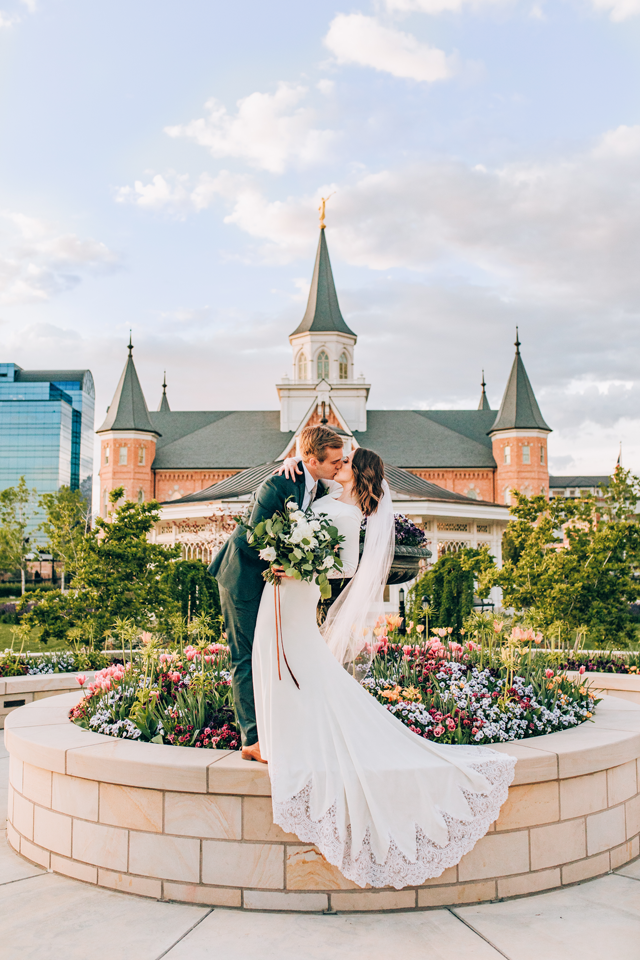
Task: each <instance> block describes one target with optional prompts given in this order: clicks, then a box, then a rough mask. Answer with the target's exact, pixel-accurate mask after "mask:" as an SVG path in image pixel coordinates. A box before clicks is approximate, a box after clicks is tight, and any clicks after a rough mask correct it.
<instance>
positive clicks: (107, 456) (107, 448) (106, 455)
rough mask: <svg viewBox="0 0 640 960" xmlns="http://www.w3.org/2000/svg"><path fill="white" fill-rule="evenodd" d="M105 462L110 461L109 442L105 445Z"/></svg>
mask: <svg viewBox="0 0 640 960" xmlns="http://www.w3.org/2000/svg"><path fill="white" fill-rule="evenodd" d="M104 462H105V463H109V444H108V443H106V444H105V447H104Z"/></svg>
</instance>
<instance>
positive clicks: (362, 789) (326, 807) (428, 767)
mask: <svg viewBox="0 0 640 960" xmlns="http://www.w3.org/2000/svg"><path fill="white" fill-rule="evenodd" d="M312 509H313V510H314V511H315V512H316V513H326V514H327V515H328V516H329V517H331V518H332V519H333V521H334V523H335V525H336V526H337V527H338V529H339V531H340V533H341V534H343V536H345V538H346V540H345V542H344V544H343V546H342V550H341V557H342V560H343V563H344V575H346V576H352V575H353V573H354V572H355V570H356V567H357V564H358V552H359V532H360V522H361V519H362V514H361V513H360V511H359V510H358V508H357V507H354V506H350V505H349V504H345V503H342V502H341V501H339V500H336V499H334V498H333V497H332V496H326V497H323V498H322V499H321V500H319V501H316V503H315V504H314V505H313V508H312ZM280 598H281V611H282V637H283V642H284V649H285V652H286V655H287V660H288V662H289V665H290V667H291V671H292V672H293V674H294V675H295V677H296V679H297V681H298V683H299V685H300V689H297V688H296V686H295V684H294V681H293V680H292V678H291V676H290V674H289V671H288V670H287V669H286V667H285V665H284V663H283V664H281V675H282V679H281V680H280V679H279V678H278V664H277V653H276V625H275V604H274V589H273V587H272V586H271V585H270V584H267V585H266V586H265V589H264V593H263V595H262V602H261V605H260V612H259V614H258V620H257V624H256V632H255V640H254V647H253V683H254V690H255V700H256V715H257V722H258V735H259V739H260V750H261V753H262V756H263V757H264V758H265V759H266V760H268V762H269V775H270V778H271V794H272V800H273V818H274V821H275V823H277V824H278V825H279V826H280V827H282V829H283V830H285V831H287V832H289V833H295V834H296V835H297V836H298V837H299V838H300V840H302V841H303V842H305V843H314V844H316V845H317V847H318V848H319V849H320V851H321V852H322V853H323V855H324V856H325V857H326V859H327V860H328V861H329V862H330V863H332V864H334V865H335V866H336V867H338V869H339V870H340V872H341V873H342V874H343V875H344V876H345V877H347V878H349V879H350V880H353V881H354V882H355V883H357V884H359V885H360V886H365V885H366V884H371V885H372V886H374V887H383V886H389V885H390V886H394V887H396V888H398V889H400V888H401V887H404V886H407V885H418V884H421V883H424V881H425V880H426V879H427V878H429V877H437V876H439V875H440V874H441V873H442V872H443V870H445V869H446V868H447V867H450V866H453V865H454V864H456V863H458V861H459V860H460V859H461V857H462V856H463V855H464V854H465V853H467V852H468V851H469V850H470V849H471V848H472V847H473V846H474V844H475V843H476V842H477V841H478V840H479V839H480V837H482V836H484V834H485V833H486V832H487V830H488V829H489V826H490V824H491V823H492V822H493V821H494V820H495V819H496V817H497V816H498V812H499V810H500V807H501V805H502V804H503V803H504V801H505V799H506V797H507V792H508V787H509V784H510V783H511V781H512V779H513V775H514V767H515V763H516V761H515V759H514V758H513V757H510V756H508V755H506V754H503V753H498V752H497V751H494V750H490V749H488V748H486V747H474V746H467V747H465V746H449V745H447V744H437V743H434V742H433V741H429V740H425V739H423V738H422V737H420V736H418V735H416V734H414V733H412V732H411V731H410V730H409V729H408V728H407V727H406V726H404V724H402V723H401V722H400V721H399V720H397V719H396V718H395V717H394V716H393V715H392V714H391V713H389V711H388V710H386V709H385V707H384V706H382V704H380V703H378V701H377V700H375V699H374V698H373V697H372V696H371V694H369V693H368V692H367V691H366V690H365V689H364V688H363V687H362V686H361V685H360V684H359V683H358V681H357V680H355V679H354V678H353V677H352V676H350V674H349V673H347V671H346V670H345V669H344V667H343V666H342V664H341V663H339V662H338V660H336V659H335V657H334V656H333V654H332V653H331V651H330V649H329V647H328V646H327V644H326V643H325V641H324V639H323V637H322V635H321V634H320V632H319V630H318V627H317V624H316V607H317V604H318V600H319V598H320V592H319V589H318V587H317V586H316V584H315V583H304V582H300V581H295V580H285V581H284V582H283V583H282V586H281V588H280Z"/></svg>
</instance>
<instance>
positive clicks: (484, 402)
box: [478, 370, 491, 410]
mask: <svg viewBox="0 0 640 960" xmlns="http://www.w3.org/2000/svg"><path fill="white" fill-rule="evenodd" d="M486 386H487V385H486V383H485V382H484V370H483V371H482V393H481V394H480V403H479V404H478V410H491V406H490V404H489V398H488V397H487V391H486V389H485V388H486Z"/></svg>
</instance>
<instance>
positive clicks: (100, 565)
mask: <svg viewBox="0 0 640 960" xmlns="http://www.w3.org/2000/svg"><path fill="white" fill-rule="evenodd" d="M123 495H124V490H123V488H122V487H118V488H117V489H115V490H112V491H111V494H110V496H109V499H110V501H111V503H112V504H113V505H114V506H115V504H117V503H118V501H119V500H121V499H122V497H123ZM159 519H160V504H159V503H158V502H157V501H156V500H151V501H149V502H148V503H134V502H133V501H132V500H125V501H124V503H122V504H121V505H120V506H118V507H116V508H115V510H114V512H112V513H110V514H109V517H108V518H107V519H105V518H104V517H97V518H96V522H95V527H94V528H93V530H90V531H89V532H88V533H87V535H86V538H85V545H84V548H83V550H82V552H81V563H80V564H79V566H78V569H77V572H76V579H75V582H74V586H75V587H76V589H77V590H78V591H79V592H84V591H88V592H89V594H90V595H92V596H94V597H95V598H96V600H97V604H98V606H97V608H96V610H95V613H94V615H93V619H94V621H95V623H96V627H97V633H98V635H100V636H101V635H103V634H105V633H108V632H109V630H111V628H112V626H113V624H114V622H115V620H116V619H117V618H126V619H130V620H132V621H133V623H134V624H135V625H136V627H139V628H140V629H147V628H149V627H154V626H155V625H156V624H157V623H158V621H159V620H161V619H166V617H167V616H168V615H169V614H170V613H171V612H172V611H173V610H175V608H176V606H177V604H176V602H175V600H173V599H172V597H171V595H170V592H169V590H168V588H167V576H166V575H167V572H168V569H169V567H170V566H171V565H172V564H173V563H174V562H175V561H176V560H177V559H178V557H179V556H180V547H165V546H162V545H161V544H157V543H151V542H150V541H149V540H148V538H147V534H148V533H149V531H150V530H151V528H152V527H153V525H154V524H155V523H157V521H158V520H159Z"/></svg>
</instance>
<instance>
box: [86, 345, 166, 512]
mask: <svg viewBox="0 0 640 960" xmlns="http://www.w3.org/2000/svg"><path fill="white" fill-rule="evenodd" d="M128 350H129V356H128V357H127V362H126V363H125V365H124V370H123V371H122V375H121V377H120V380H119V382H118V386H117V387H116V392H115V393H114V395H113V400H112V401H111V406H110V407H109V409H108V410H107V416H106V419H105V421H104V423H103V424H102V426H101V427H100V428H99V429H98V430H96V433H98V434H100V512H101V513H102V516H103V517H107V516H108V515H109V511H110V503H109V494H110V492H111V491H112V490H115V489H117V488H118V487H123V488H124V497H125V499H126V500H135V501H137V502H138V503H144V502H145V501H146V500H151V499H152V497H153V496H154V494H155V489H154V487H155V484H154V477H153V472H152V469H151V466H152V464H153V460H154V457H155V454H156V441H157V439H158V438H159V437H160V432H159V431H158V430H156V428H155V427H154V426H153V424H152V422H151V417H150V416H149V409H148V407H147V402H146V400H145V398H144V394H143V392H142V387H141V386H140V381H139V380H138V374H137V372H136V367H135V364H134V362H133V343H132V342H131V337H129V346H128Z"/></svg>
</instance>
